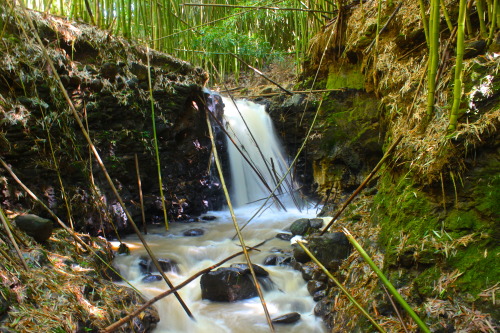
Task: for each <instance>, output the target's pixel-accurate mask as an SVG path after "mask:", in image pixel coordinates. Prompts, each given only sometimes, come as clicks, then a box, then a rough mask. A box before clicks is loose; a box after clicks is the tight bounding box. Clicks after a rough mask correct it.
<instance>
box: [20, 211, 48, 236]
mask: <svg viewBox="0 0 500 333" xmlns="http://www.w3.org/2000/svg"><path fill="white" fill-rule="evenodd" d="M14 221H15V222H16V225H17V227H18V228H19V229H21V230H22V231H24V232H25V233H26V234H28V235H30V236H32V237H33V238H34V239H35V240H36V241H37V242H44V241H46V240H47V239H49V237H50V236H51V235H52V229H53V226H52V221H51V220H48V219H44V218H42V217H40V216H37V215H33V214H26V215H19V216H18V217H16V218H15V220H14Z"/></svg>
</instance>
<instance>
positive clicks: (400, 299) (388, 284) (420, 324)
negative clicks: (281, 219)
mask: <svg viewBox="0 0 500 333" xmlns="http://www.w3.org/2000/svg"><path fill="white" fill-rule="evenodd" d="M461 1H464V0H461ZM343 231H344V234H345V235H346V237H347V239H348V240H349V242H351V244H352V245H353V246H354V247H355V248H356V250H357V251H358V252H359V254H360V255H361V256H362V257H363V259H364V260H365V261H366V262H367V263H368V265H370V267H371V268H372V269H373V271H374V272H375V273H376V274H377V275H378V277H379V278H380V280H381V281H382V283H383V284H384V285H385V286H386V288H387V289H388V290H389V292H390V293H391V294H392V296H394V298H395V299H396V301H398V303H399V304H401V306H402V307H403V309H404V310H405V311H406V312H407V313H408V314H409V315H410V317H412V318H413V320H414V321H415V323H416V324H417V326H418V327H419V328H420V329H421V330H422V331H423V332H425V333H430V332H431V331H430V330H429V328H428V327H427V325H426V324H425V323H424V322H423V321H422V320H421V319H420V318H419V317H418V315H417V314H416V313H415V311H413V309H412V308H411V307H410V305H408V303H406V301H405V300H404V299H403V297H402V296H401V294H400V293H399V292H398V291H397V290H396V288H394V286H393V285H392V283H391V282H390V281H389V280H388V279H387V277H386V276H385V275H384V273H382V271H381V270H380V269H379V268H378V267H377V265H376V264H375V263H374V262H373V260H372V259H371V258H370V256H369V255H368V254H367V253H366V252H365V250H364V249H363V248H362V247H361V245H359V243H358V242H357V241H356V239H354V237H353V236H352V235H351V233H350V232H349V230H347V229H346V228H343Z"/></svg>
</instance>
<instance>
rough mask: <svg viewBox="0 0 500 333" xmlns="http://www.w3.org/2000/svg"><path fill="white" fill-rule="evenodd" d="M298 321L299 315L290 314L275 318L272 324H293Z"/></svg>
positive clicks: (295, 313)
mask: <svg viewBox="0 0 500 333" xmlns="http://www.w3.org/2000/svg"><path fill="white" fill-rule="evenodd" d="M299 320H300V313H297V312H290V313H287V314H284V315H282V316H279V317H277V318H274V319H273V320H272V322H273V324H293V323H295V322H297V321H299Z"/></svg>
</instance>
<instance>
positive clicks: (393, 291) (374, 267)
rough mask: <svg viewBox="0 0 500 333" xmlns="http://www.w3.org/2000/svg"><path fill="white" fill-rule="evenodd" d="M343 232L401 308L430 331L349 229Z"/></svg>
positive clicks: (427, 331) (428, 332)
mask: <svg viewBox="0 0 500 333" xmlns="http://www.w3.org/2000/svg"><path fill="white" fill-rule="evenodd" d="M343 231H344V234H345V235H346V237H347V239H348V240H349V242H351V244H352V245H353V246H354V247H355V248H356V250H357V251H358V253H359V254H360V255H361V256H362V257H363V259H365V261H366V262H367V263H368V265H370V267H371V268H372V270H373V271H374V272H375V273H376V274H377V275H378V277H379V278H380V280H381V281H382V283H383V284H384V285H385V286H386V287H387V289H388V290H389V292H390V293H391V294H392V296H394V298H395V299H396V301H398V303H399V304H401V306H402V307H403V309H404V310H405V311H406V312H407V313H408V314H409V315H410V317H412V318H413V320H414V321H415V323H416V324H417V325H418V327H419V328H420V329H421V330H422V331H423V332H425V333H430V332H431V331H430V330H429V328H428V327H427V325H425V324H424V322H423V321H422V320H421V319H420V318H419V317H418V315H417V314H416V313H415V311H413V309H412V308H411V307H410V306H409V305H408V303H406V301H405V300H404V299H403V297H402V296H401V294H400V293H399V292H398V291H397V290H396V288H394V286H393V285H392V283H391V282H390V281H389V280H388V279H387V277H386V276H385V275H384V273H382V271H381V270H380V269H379V268H378V267H377V265H376V264H375V263H374V262H373V260H372V259H371V258H370V256H369V255H368V254H367V253H366V252H365V250H364V249H363V248H362V247H361V245H359V243H358V242H357V241H356V239H354V237H353V236H352V235H351V233H350V232H349V230H347V229H346V228H343Z"/></svg>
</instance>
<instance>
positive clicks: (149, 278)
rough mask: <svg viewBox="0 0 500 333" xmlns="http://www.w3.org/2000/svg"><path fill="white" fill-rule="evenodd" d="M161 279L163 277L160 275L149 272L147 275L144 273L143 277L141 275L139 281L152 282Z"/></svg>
mask: <svg viewBox="0 0 500 333" xmlns="http://www.w3.org/2000/svg"><path fill="white" fill-rule="evenodd" d="M162 279H163V278H162V277H161V276H160V275H156V274H149V275H146V276H145V277H143V278H142V279H141V281H142V282H144V283H153V282H157V281H161V280H162Z"/></svg>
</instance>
